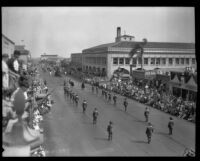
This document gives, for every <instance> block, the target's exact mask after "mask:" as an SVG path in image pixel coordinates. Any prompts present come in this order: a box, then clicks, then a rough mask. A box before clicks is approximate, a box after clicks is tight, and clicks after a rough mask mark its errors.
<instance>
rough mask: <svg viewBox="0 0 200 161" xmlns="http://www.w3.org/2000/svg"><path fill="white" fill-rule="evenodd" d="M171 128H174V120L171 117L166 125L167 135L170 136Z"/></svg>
mask: <svg viewBox="0 0 200 161" xmlns="http://www.w3.org/2000/svg"><path fill="white" fill-rule="evenodd" d="M173 127H174V120H173V118H172V117H170V118H169V123H168V128H169V135H172V131H173Z"/></svg>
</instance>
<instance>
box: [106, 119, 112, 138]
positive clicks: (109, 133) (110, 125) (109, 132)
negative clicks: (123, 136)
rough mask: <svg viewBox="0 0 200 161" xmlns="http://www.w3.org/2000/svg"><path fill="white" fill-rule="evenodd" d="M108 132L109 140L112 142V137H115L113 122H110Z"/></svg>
mask: <svg viewBox="0 0 200 161" xmlns="http://www.w3.org/2000/svg"><path fill="white" fill-rule="evenodd" d="M107 132H108V140H112V136H113V123H112V121H110V122H109V125H108V126H107Z"/></svg>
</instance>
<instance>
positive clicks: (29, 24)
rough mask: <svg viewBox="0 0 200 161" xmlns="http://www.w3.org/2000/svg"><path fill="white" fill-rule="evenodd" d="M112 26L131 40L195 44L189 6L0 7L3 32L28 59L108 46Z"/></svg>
mask: <svg viewBox="0 0 200 161" xmlns="http://www.w3.org/2000/svg"><path fill="white" fill-rule="evenodd" d="M117 27H121V34H122V35H123V34H127V35H132V36H135V41H142V39H143V38H146V39H147V40H148V41H149V42H186V43H195V15H194V8H193V7H2V33H3V34H4V35H5V36H7V37H8V38H9V39H11V40H12V41H14V42H15V44H16V45H25V46H26V47H25V48H26V49H28V50H30V52H31V55H32V57H39V56H40V55H41V54H44V53H46V54H58V55H59V56H61V57H66V58H69V57H70V55H71V53H80V52H82V50H84V49H87V48H90V47H93V46H97V45H101V44H106V43H112V42H114V41H115V37H116V34H117V31H116V30H117ZM22 40H23V41H22Z"/></svg>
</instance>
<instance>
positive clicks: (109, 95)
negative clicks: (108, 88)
mask: <svg viewBox="0 0 200 161" xmlns="http://www.w3.org/2000/svg"><path fill="white" fill-rule="evenodd" d="M108 101H109V102H110V101H111V93H108Z"/></svg>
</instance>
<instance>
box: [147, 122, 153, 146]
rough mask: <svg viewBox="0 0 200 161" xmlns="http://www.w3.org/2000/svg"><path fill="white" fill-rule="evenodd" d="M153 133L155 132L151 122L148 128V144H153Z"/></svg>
mask: <svg viewBox="0 0 200 161" xmlns="http://www.w3.org/2000/svg"><path fill="white" fill-rule="evenodd" d="M153 131H154V129H153V126H152V124H151V123H150V122H149V123H148V126H147V128H146V135H147V140H148V144H150V142H151V136H152V133H153Z"/></svg>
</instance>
